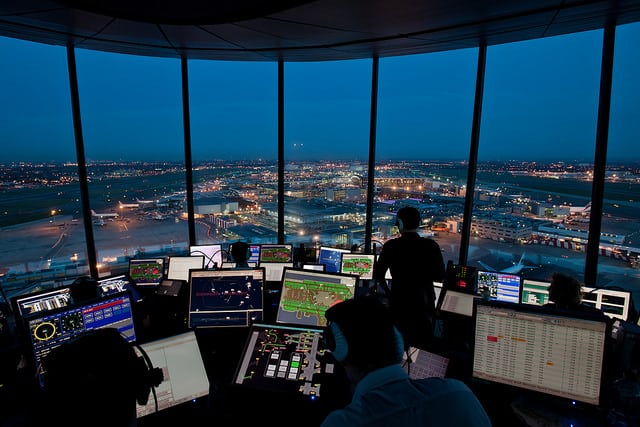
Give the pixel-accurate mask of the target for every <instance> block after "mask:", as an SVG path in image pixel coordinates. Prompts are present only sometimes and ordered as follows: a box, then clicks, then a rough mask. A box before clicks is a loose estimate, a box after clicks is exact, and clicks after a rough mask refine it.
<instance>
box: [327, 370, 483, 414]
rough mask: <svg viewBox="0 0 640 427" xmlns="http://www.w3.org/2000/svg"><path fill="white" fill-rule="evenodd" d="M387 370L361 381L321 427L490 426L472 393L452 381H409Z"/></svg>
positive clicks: (443, 379)
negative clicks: (344, 405)
mask: <svg viewBox="0 0 640 427" xmlns="http://www.w3.org/2000/svg"><path fill="white" fill-rule="evenodd" d="M396 369H400V370H402V369H401V368H398V367H388V368H384V369H382V370H380V371H377V372H373V373H372V374H370V376H369V377H365V379H363V380H362V381H361V383H360V384H358V386H357V387H356V391H355V393H354V396H353V399H352V402H351V403H350V404H349V405H347V406H346V407H345V408H344V409H342V410H339V411H335V412H332V413H331V414H329V416H328V417H327V418H326V419H325V421H324V422H323V424H322V427H338V426H365V425H366V426H370V427H371V426H390V425H393V426H399V427H400V426H432V427H439V426H442V427H457V426H460V427H463V426H464V427H470V426H478V427H485V426H491V421H490V419H489V417H488V416H487V414H486V412H485V410H484V408H483V407H482V405H481V404H480V402H479V401H478V399H477V398H476V396H475V395H474V394H473V392H472V391H471V390H470V389H469V388H468V387H467V386H466V385H465V384H464V383H463V382H461V381H459V380H456V379H452V378H426V379H421V380H410V379H409V378H408V377H406V375H402V374H401V373H399V372H396Z"/></svg>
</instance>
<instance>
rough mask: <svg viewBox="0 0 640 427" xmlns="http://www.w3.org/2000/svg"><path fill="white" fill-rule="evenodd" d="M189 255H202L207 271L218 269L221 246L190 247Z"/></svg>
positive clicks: (220, 263) (220, 264)
mask: <svg viewBox="0 0 640 427" xmlns="http://www.w3.org/2000/svg"><path fill="white" fill-rule="evenodd" d="M189 255H203V256H204V259H205V267H204V268H207V269H212V268H220V267H221V266H222V245H221V244H217V243H212V244H210V245H191V246H189Z"/></svg>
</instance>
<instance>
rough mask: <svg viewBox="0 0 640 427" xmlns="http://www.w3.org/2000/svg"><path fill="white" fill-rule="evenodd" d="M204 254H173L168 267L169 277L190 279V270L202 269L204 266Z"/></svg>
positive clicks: (172, 278)
mask: <svg viewBox="0 0 640 427" xmlns="http://www.w3.org/2000/svg"><path fill="white" fill-rule="evenodd" d="M204 259H205V257H204V255H191V256H171V257H169V267H168V268H167V279H169V280H184V281H185V282H186V281H187V280H189V270H202V269H203V268H204Z"/></svg>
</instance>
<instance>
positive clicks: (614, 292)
mask: <svg viewBox="0 0 640 427" xmlns="http://www.w3.org/2000/svg"><path fill="white" fill-rule="evenodd" d="M582 304H585V305H590V306H592V307H596V308H599V309H600V310H602V311H603V312H604V314H606V315H607V316H609V317H611V318H612V319H620V320H624V321H625V322H626V321H628V317H629V307H630V306H631V292H630V291H626V290H619V289H608V288H592V287H589V286H583V287H582Z"/></svg>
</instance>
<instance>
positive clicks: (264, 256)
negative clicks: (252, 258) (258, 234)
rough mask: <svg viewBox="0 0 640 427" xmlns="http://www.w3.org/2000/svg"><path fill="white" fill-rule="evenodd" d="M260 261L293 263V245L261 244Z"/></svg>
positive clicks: (260, 263) (260, 264)
mask: <svg viewBox="0 0 640 427" xmlns="http://www.w3.org/2000/svg"><path fill="white" fill-rule="evenodd" d="M259 257H260V261H259V263H258V265H259V266H261V267H262V263H263V262H264V263H292V262H293V245H292V244H290V243H285V244H282V245H276V244H267V243H265V244H262V245H260V255H259Z"/></svg>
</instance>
